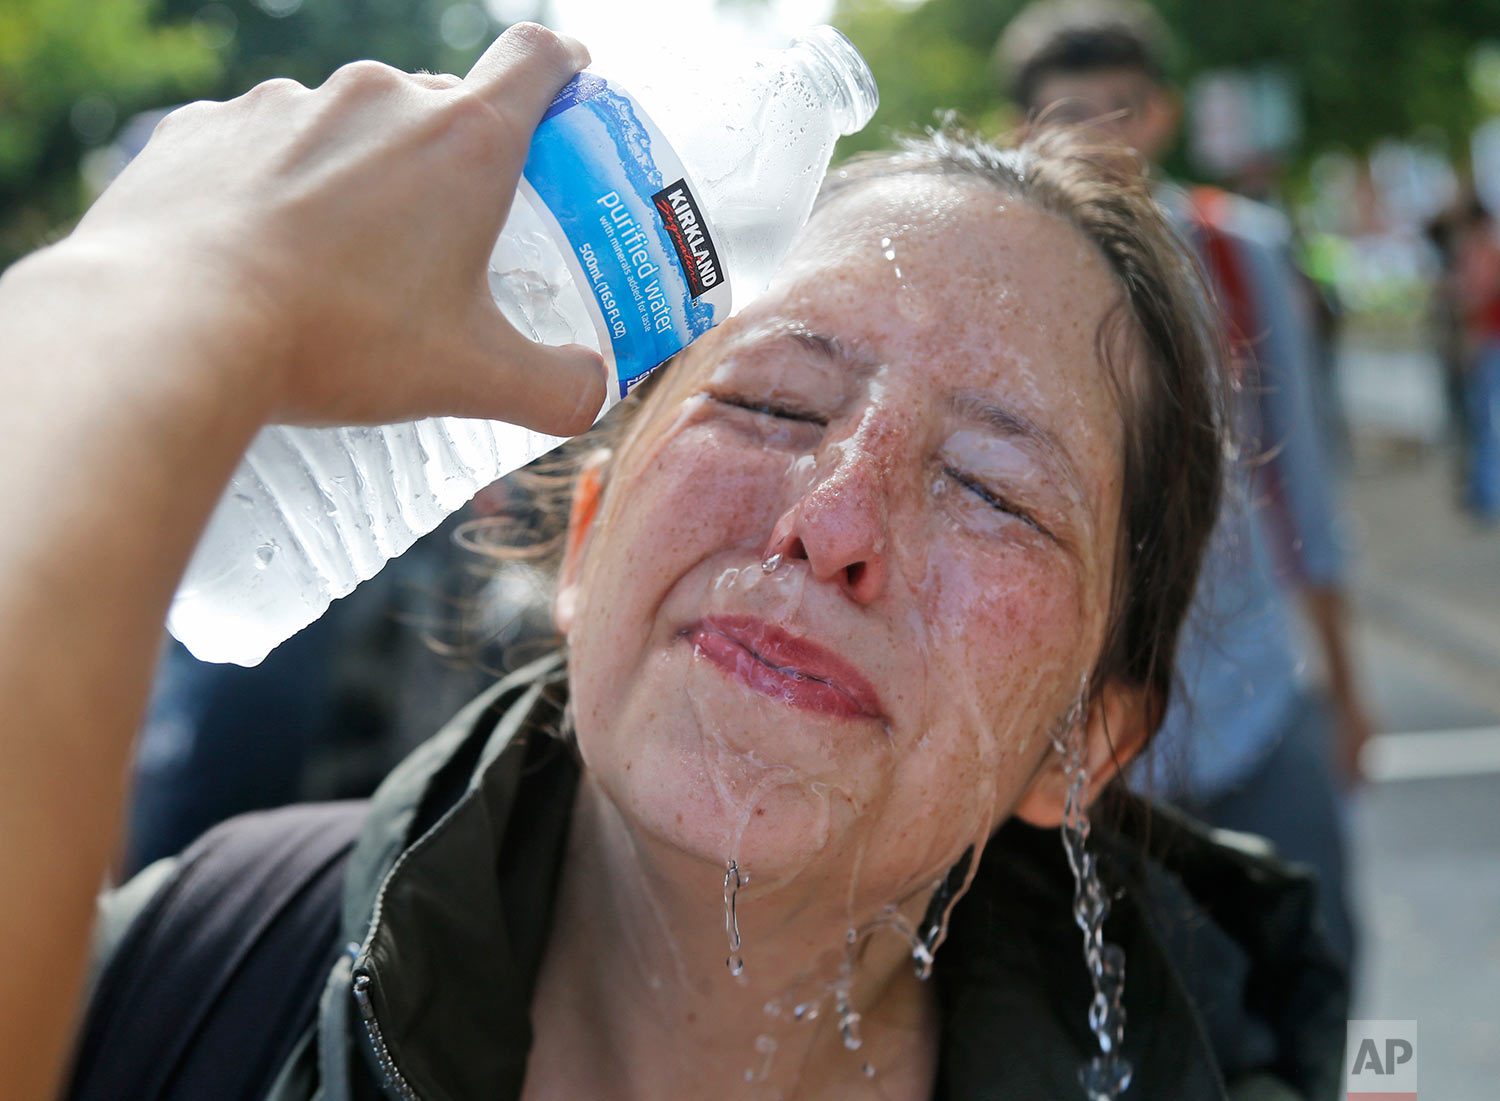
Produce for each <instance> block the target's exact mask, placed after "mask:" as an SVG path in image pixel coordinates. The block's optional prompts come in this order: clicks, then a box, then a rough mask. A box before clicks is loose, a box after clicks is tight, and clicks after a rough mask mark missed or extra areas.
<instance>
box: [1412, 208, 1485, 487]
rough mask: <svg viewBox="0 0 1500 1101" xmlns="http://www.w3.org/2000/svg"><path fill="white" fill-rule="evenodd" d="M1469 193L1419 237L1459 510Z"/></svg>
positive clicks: (1465, 429) (1465, 461)
mask: <svg viewBox="0 0 1500 1101" xmlns="http://www.w3.org/2000/svg"><path fill="white" fill-rule="evenodd" d="M1472 194H1473V192H1472V190H1471V189H1466V193H1465V196H1464V197H1461V198H1460V199H1459V200H1458V201H1457V202H1455V203H1453V204H1452V205H1451V206H1449V207H1448V208H1447V209H1445V210H1443V211H1440V212H1439V213H1438V214H1437V215H1436V216H1435V217H1433V218H1432V219H1431V220H1430V221H1429V222H1428V223H1427V224H1426V226H1424V227H1423V233H1424V234H1425V236H1426V238H1427V243H1428V244H1429V245H1431V246H1432V251H1433V254H1434V256H1435V258H1436V260H1437V268H1438V276H1437V278H1436V279H1435V280H1433V283H1432V290H1431V294H1430V296H1429V298H1428V301H1427V318H1426V321H1427V335H1428V340H1429V342H1430V343H1431V345H1432V349H1433V352H1434V353H1435V354H1436V355H1437V359H1438V367H1439V369H1440V370H1441V371H1442V384H1443V410H1444V413H1445V415H1446V422H1447V423H1446V428H1447V434H1448V439H1447V443H1448V445H1449V448H1450V450H1451V452H1452V458H1453V485H1454V492H1455V494H1456V495H1457V497H1458V500H1459V503H1460V505H1461V507H1466V506H1465V505H1464V502H1465V500H1466V499H1467V496H1468V486H1469V447H1470V439H1469V403H1468V395H1467V387H1468V374H1469V370H1468V368H1469V349H1468V340H1467V338H1466V336H1465V331H1464V329H1465V327H1464V318H1463V309H1462V307H1461V306H1460V304H1459V301H1458V279H1457V271H1458V268H1457V265H1458V243H1459V237H1460V232H1461V230H1462V226H1463V221H1464V212H1465V211H1466V210H1467V208H1468V205H1469V203H1470V202H1471V201H1472V198H1471V196H1472Z"/></svg>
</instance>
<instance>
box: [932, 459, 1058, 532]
mask: <svg viewBox="0 0 1500 1101" xmlns="http://www.w3.org/2000/svg"><path fill="white" fill-rule="evenodd" d="M943 473H944V474H946V475H947V476H948V477H950V478H952V479H953V480H954V481H955V482H957V483H958V484H959V485H961V486H963V487H964V488H965V489H967V490H968V491H969V492H970V493H972V494H974V496H976V497H978V498H979V499H980V500H981V501H983V502H984V503H985V504H987V505H989V506H990V507H991V508H993V509H995V510H996V511H998V512H1004V513H1008V514H1009V515H1011V516H1014V517H1015V518H1016V519H1017V520H1020V521H1021V522H1022V523H1024V524H1026V525H1027V526H1028V527H1031V528H1034V529H1035V530H1036V531H1037V532H1038V533H1040V534H1042V535H1045V536H1046V537H1047V538H1048V539H1051V538H1052V537H1053V536H1052V533H1051V532H1050V531H1048V530H1047V529H1046V528H1044V527H1042V525H1041V524H1039V523H1038V522H1037V521H1036V518H1035V517H1033V516H1032V515H1031V513H1029V512H1027V511H1026V509H1024V508H1022V507H1021V506H1020V505H1018V504H1016V503H1015V502H1014V501H1012V500H1010V499H1009V498H1007V497H1005V496H1003V495H1001V494H999V493H996V492H995V491H994V490H993V489H991V488H990V487H989V486H987V485H985V484H984V483H983V482H981V481H978V480H977V479H975V478H973V477H971V476H969V475H968V474H965V473H964V472H963V471H961V470H959V469H958V468H957V467H953V466H944V467H943Z"/></svg>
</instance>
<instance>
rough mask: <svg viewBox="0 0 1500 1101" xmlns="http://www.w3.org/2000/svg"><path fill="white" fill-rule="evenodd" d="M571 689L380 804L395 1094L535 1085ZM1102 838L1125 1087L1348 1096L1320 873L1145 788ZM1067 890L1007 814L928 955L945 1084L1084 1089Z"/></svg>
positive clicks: (529, 683)
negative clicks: (1238, 840)
mask: <svg viewBox="0 0 1500 1101" xmlns="http://www.w3.org/2000/svg"><path fill="white" fill-rule="evenodd" d="M565 695H566V687H565V682H564V670H563V664H562V660H561V657H560V656H554V657H551V658H548V659H544V660H543V661H541V662H538V663H536V664H535V665H532V666H530V667H528V668H527V669H525V670H522V671H521V672H520V673H518V674H516V675H514V676H512V677H510V678H507V679H506V680H505V681H502V682H501V683H500V684H498V685H496V686H495V687H494V688H493V689H491V690H490V691H489V692H486V693H485V694H484V695H483V696H481V697H480V698H479V699H477V700H475V701H474V702H473V703H472V704H471V705H470V706H469V707H467V708H465V709H464V711H463V712H461V713H460V714H459V715H458V716H456V717H455V719H454V720H453V721H452V722H451V723H449V724H448V726H446V727H445V728H444V729H443V731H442V732H440V733H439V734H438V735H437V737H435V738H434V739H432V740H431V741H429V742H427V743H426V744H425V745H423V746H422V747H421V748H420V749H419V750H418V751H417V752H416V753H415V754H413V755H412V757H410V758H408V760H407V761H406V762H405V763H404V764H403V765H402V766H401V767H400V768H398V769H397V770H396V771H395V772H394V773H392V775H391V776H390V777H389V778H388V779H387V781H386V783H385V784H383V785H382V787H381V789H380V791H379V792H378V793H377V794H376V796H375V797H374V799H373V801H372V805H371V814H370V821H369V824H368V826H367V828H366V830H365V832H364V834H363V835H362V837H361V840H360V843H359V845H358V846H357V848H356V850H355V853H354V855H353V857H352V858H351V861H350V865H349V870H348V875H347V880H346V892H345V915H344V920H345V932H346V935H347V938H348V940H349V941H351V942H352V943H355V944H358V945H359V946H360V947H359V949H358V951H357V954H356V955H355V958H354V963H353V972H354V981H355V988H356V990H357V991H359V992H360V997H361V1002H362V1005H361V1008H362V1010H363V1011H364V1012H365V1013H366V1014H367V1016H368V1018H369V1021H368V1023H367V1024H363V1025H362V1024H361V1020H360V1016H359V1015H358V1014H356V1015H355V1016H354V1017H353V1022H352V1023H353V1027H354V1028H355V1029H356V1030H360V1029H362V1031H363V1032H364V1036H363V1037H362V1038H361V1041H360V1042H361V1046H363V1047H364V1048H365V1052H366V1055H367V1056H368V1057H369V1058H370V1060H371V1062H372V1064H373V1067H374V1069H375V1071H376V1073H377V1076H378V1077H380V1078H381V1079H383V1080H385V1081H386V1082H387V1090H388V1092H390V1093H391V1094H392V1095H393V1096H396V1097H418V1098H421V1099H422V1101H467V1099H471V1098H484V1099H486V1101H497V1099H510V1098H518V1097H519V1096H520V1090H521V1084H522V1081H523V1079H524V1075H525V1067H526V1058H527V1054H528V1051H529V1049H530V1044H531V1026H530V1003H531V995H532V990H533V988H534V985H535V982H536V975H537V968H538V967H539V965H540V961H541V957H542V952H543V950H544V948H545V944H546V936H547V930H548V928H549V925H550V922H551V910H552V900H553V896H554V893H555V888H556V884H557V876H558V870H559V868H560V867H561V864H562V859H563V853H564V848H565V846H566V843H567V832H568V822H569V818H570V815H571V810H572V804H573V798H574V794H575V792H576V789H577V779H578V771H577V765H576V764H575V762H574V760H573V758H572V756H571V754H570V752H569V750H568V749H567V747H566V746H565V745H564V744H563V743H562V742H561V741H559V740H557V739H555V738H553V737H551V736H549V732H555V731H556V728H557V725H558V722H559V719H560V716H561V713H562V706H563V702H564V700H565ZM1148 833H1149V836H1150V840H1151V846H1150V856H1149V857H1148V856H1147V855H1146V848H1145V844H1144V842H1145V837H1146V835H1147V834H1148ZM1092 843H1093V844H1095V845H1097V846H1098V851H1099V853H1100V859H1101V864H1102V865H1103V866H1104V868H1105V870H1106V872H1107V875H1108V879H1109V881H1111V882H1116V883H1130V884H1132V887H1131V889H1129V890H1127V891H1124V892H1122V893H1121V895H1120V896H1119V897H1118V898H1117V899H1116V902H1115V905H1114V908H1113V911H1112V913H1111V916H1110V919H1109V922H1108V924H1107V926H1106V936H1107V939H1109V940H1110V941H1111V942H1113V943H1116V944H1119V945H1121V947H1122V948H1124V950H1125V953H1126V959H1127V973H1126V982H1125V1006H1126V1012H1127V1025H1126V1040H1125V1054H1126V1055H1127V1057H1128V1058H1130V1060H1131V1061H1132V1063H1133V1064H1134V1066H1135V1071H1136V1075H1135V1085H1134V1086H1133V1087H1132V1089H1131V1091H1130V1096H1136V1097H1143V1098H1155V1097H1170V1098H1174V1099H1196V1098H1222V1097H1224V1096H1226V1094H1225V1084H1224V1080H1225V1076H1226V1075H1227V1076H1228V1077H1229V1079H1230V1080H1231V1083H1232V1082H1233V1081H1234V1080H1236V1079H1239V1078H1243V1077H1245V1076H1248V1075H1252V1074H1256V1073H1269V1074H1273V1075H1275V1076H1276V1078H1277V1079H1278V1080H1279V1081H1280V1082H1282V1083H1286V1084H1290V1085H1291V1086H1293V1087H1294V1092H1292V1093H1290V1094H1288V1096H1294V1097H1297V1096H1300V1097H1324V1096H1329V1097H1331V1096H1334V1094H1335V1093H1336V1091H1337V1070H1338V1064H1339V1056H1340V1051H1341V1043H1342V1032H1343V1027H1344V1025H1343V1022H1344V1016H1345V1012H1346V1009H1345V1001H1344V994H1345V989H1346V987H1345V981H1344V977H1343V975H1342V974H1341V973H1340V972H1339V971H1338V970H1337V969H1336V968H1335V967H1334V966H1333V965H1332V964H1331V963H1329V962H1328V961H1327V958H1326V955H1325V954H1324V953H1322V952H1321V951H1320V949H1319V939H1318V937H1317V936H1316V934H1315V933H1314V932H1313V930H1312V927H1311V913H1312V895H1311V888H1310V884H1309V882H1308V881H1307V880H1306V878H1305V877H1303V876H1300V875H1298V874H1294V873H1289V872H1287V871H1286V870H1285V869H1283V868H1282V867H1280V866H1279V865H1277V864H1276V863H1275V862H1274V861H1272V860H1270V859H1269V858H1267V857H1265V856H1264V855H1258V854H1256V853H1254V852H1252V851H1249V850H1246V849H1244V848H1240V847H1236V846H1234V845H1231V844H1226V839H1225V838H1223V837H1210V836H1208V835H1206V834H1205V833H1203V832H1202V831H1201V830H1199V829H1198V828H1197V827H1195V826H1192V825H1190V824H1189V823H1187V822H1186V821H1185V820H1183V819H1180V818H1178V817H1177V816H1176V815H1174V814H1172V813H1171V812H1168V811H1164V810H1162V809H1160V808H1157V809H1154V810H1151V811H1147V809H1146V808H1145V807H1144V805H1143V804H1141V803H1139V802H1137V801H1127V802H1126V803H1125V812H1124V813H1123V815H1122V817H1121V825H1120V828H1119V829H1118V830H1104V829H1098V828H1096V830H1095V831H1094V834H1093V842H1092ZM1200 896H1201V897H1207V898H1210V899H1213V900H1214V901H1213V903H1212V904H1211V905H1209V904H1204V903H1203V902H1200V901H1199V898H1200ZM1071 900H1072V881H1071V877H1070V875H1069V872H1068V870H1067V865H1066V861H1065V858H1064V856H1063V851H1062V847H1061V843H1060V841H1059V839H1058V837H1057V834H1056V832H1055V831H1050V830H1048V831H1042V830H1036V829H1033V828H1031V827H1028V826H1025V825H1024V824H1021V823H1019V822H1012V823H1010V824H1008V825H1006V826H1005V827H1003V828H1002V829H1001V831H1000V832H999V834H998V835H997V836H996V838H995V839H994V840H993V841H992V842H991V843H990V845H989V846H987V848H986V850H985V853H984V856H983V858H982V860H981V864H980V868H979V871H978V873H977V874H976V876H975V881H974V883H973V885H972V887H971V889H970V891H969V893H968V894H967V895H966V896H965V897H964V899H963V900H962V901H961V902H960V903H959V905H958V906H957V907H955V910H954V913H953V918H952V921H951V924H950V931H949V937H948V940H947V943H946V944H945V945H944V946H943V948H942V949H941V950H940V951H939V953H938V958H937V962H936V966H935V968H934V980H935V982H936V984H937V993H938V999H939V1005H940V1007H941V1011H942V1015H943V1036H942V1053H941V1060H940V1077H939V1082H938V1088H937V1090H936V1092H935V1096H936V1097H938V1098H941V1099H944V1101H978V1099H985V1098H996V1099H998V1098H1031V1097H1067V1096H1074V1095H1077V1093H1078V1084H1077V1077H1076V1075H1077V1071H1078V1068H1079V1067H1080V1066H1081V1065H1082V1063H1083V1062H1084V1061H1085V1060H1086V1059H1087V1058H1088V1057H1089V1056H1090V1055H1091V1054H1093V1053H1094V1051H1096V1050H1097V1049H1096V1048H1095V1047H1094V1046H1093V1038H1092V1036H1091V1034H1090V1033H1089V1031H1088V1028H1087V1023H1086V1017H1085V1014H1086V1008H1087V1005H1088V1002H1089V999H1090V997H1091V990H1090V987H1089V982H1088V976H1087V973H1086V971H1085V968H1084V964H1083V956H1082V946H1081V945H1082V942H1081V936H1080V934H1079V931H1078V929H1077V928H1076V927H1075V926H1074V925H1073V923H1072V919H1071ZM1185 975H1186V976H1190V977H1191V985H1190V983H1189V981H1187V980H1185V979H1184V976H1185ZM1221 1067H1222V1068H1223V1073H1221V1069H1220V1068H1221Z"/></svg>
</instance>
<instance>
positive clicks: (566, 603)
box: [552, 447, 610, 635]
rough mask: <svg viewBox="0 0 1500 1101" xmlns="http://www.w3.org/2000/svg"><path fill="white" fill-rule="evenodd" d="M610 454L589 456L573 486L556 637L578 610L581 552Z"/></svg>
mask: <svg viewBox="0 0 1500 1101" xmlns="http://www.w3.org/2000/svg"><path fill="white" fill-rule="evenodd" d="M609 459H610V451H609V450H608V449H607V448H602V447H601V448H599V449H598V450H596V451H591V452H589V454H588V456H587V457H585V458H584V460H583V463H582V465H581V466H580V468H579V471H578V478H577V479H576V480H575V481H574V483H573V503H572V506H571V507H570V508H569V510H568V536H567V542H566V543H564V545H563V560H562V566H561V567H560V568H559V569H558V571H557V595H556V596H554V597H553V598H552V623H553V626H555V627H556V628H557V630H558V633H559V634H563V635H566V634H567V633H568V632H569V631H570V630H571V629H572V627H573V617H574V615H575V614H576V613H577V610H578V587H579V583H580V580H581V577H582V574H583V552H584V550H585V548H586V547H587V546H588V541H589V537H590V535H592V533H593V530H594V516H595V514H596V513H597V512H598V511H599V499H600V497H602V496H603V495H604V467H605V465H606V464H607V463H608V462H609Z"/></svg>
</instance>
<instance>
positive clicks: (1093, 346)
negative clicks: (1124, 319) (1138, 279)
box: [776, 176, 1120, 440]
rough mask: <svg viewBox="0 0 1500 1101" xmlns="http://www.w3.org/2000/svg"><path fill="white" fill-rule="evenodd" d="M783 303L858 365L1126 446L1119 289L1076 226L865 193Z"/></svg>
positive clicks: (922, 196)
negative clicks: (990, 400)
mask: <svg viewBox="0 0 1500 1101" xmlns="http://www.w3.org/2000/svg"><path fill="white" fill-rule="evenodd" d="M776 289H778V290H779V291H780V292H781V295H782V298H781V301H782V305H783V309H785V310H787V311H790V312H792V313H798V312H800V313H802V314H803V315H805V317H804V320H805V321H807V322H808V323H809V324H812V325H814V326H815V327H818V328H820V329H825V330H826V331H829V332H830V333H831V335H834V336H837V337H838V338H839V340H840V341H841V342H842V343H843V344H844V346H846V347H847V348H848V349H849V350H850V351H851V352H852V353H853V354H854V355H857V356H862V357H865V358H868V359H870V360H872V361H879V362H883V363H889V364H891V365H892V366H906V367H909V368H911V369H913V370H917V371H921V372H924V373H925V374H926V375H927V376H928V377H929V379H930V381H931V383H932V384H933V385H935V386H941V387H944V388H951V389H954V390H973V391H978V392H983V393H992V394H995V395H997V396H1000V397H1003V398H1004V399H1005V401H1006V402H1007V403H1009V404H1011V405H1013V406H1016V407H1017V411H1018V412H1020V413H1024V414H1025V415H1027V416H1031V417H1034V418H1036V419H1038V420H1039V421H1042V422H1050V423H1049V426H1050V427H1054V428H1055V429H1057V430H1064V429H1066V428H1067V427H1069V426H1070V425H1074V424H1077V423H1079V421H1080V420H1082V421H1085V422H1089V423H1092V424H1094V425H1096V426H1097V427H1099V428H1100V429H1101V430H1103V431H1104V433H1105V435H1106V436H1108V437H1109V438H1110V439H1111V440H1113V439H1115V438H1116V437H1117V433H1118V424H1117V421H1118V408H1117V406H1116V403H1115V401H1114V396H1113V390H1112V388H1111V387H1110V385H1109V381H1108V379H1107V378H1106V376H1105V374H1104V372H1105V370H1106V368H1105V366H1104V364H1103V363H1102V362H1101V361H1100V354H1099V353H1100V345H1099V334H1100V331H1101V325H1102V324H1103V322H1104V320H1105V318H1106V316H1107V314H1108V313H1109V311H1110V310H1111V309H1112V308H1113V307H1114V306H1115V304H1116V303H1117V301H1118V299H1119V297H1120V291H1119V289H1118V286H1117V284H1116V283H1115V280H1114V278H1113V276H1112V275H1111V274H1110V272H1109V271H1108V269H1107V268H1106V267H1105V264H1104V261H1103V260H1102V258H1101V257H1100V256H1099V255H1098V253H1097V252H1096V251H1095V249H1094V248H1093V246H1092V245H1091V244H1090V243H1089V242H1088V241H1087V240H1085V239H1084V238H1083V236H1082V235H1081V234H1080V233H1079V232H1078V231H1077V230H1075V229H1074V228H1073V227H1072V226H1070V225H1067V224H1066V223H1064V222H1063V221H1061V220H1060V219H1058V218H1056V217H1054V216H1052V215H1050V214H1046V213H1044V212H1041V211H1038V210H1037V209H1036V208H1034V207H1032V206H1030V205H1029V204H1027V203H1025V202H1023V201H1020V200H1018V199H1015V198H1013V197H1010V196H1007V195H1004V194H1003V193H1001V192H1000V191H998V190H997V189H995V188H993V187H991V186H989V185H988V184H984V183H982V182H969V181H960V182H953V181H950V180H947V179H943V178H937V177H921V176H902V177H894V178H892V179H890V180H884V181H878V182H874V183H871V184H868V185H862V186H861V187H860V188H859V189H858V190H857V191H855V192H853V193H852V194H850V195H848V196H846V197H840V198H838V199H836V200H835V201H834V202H833V203H831V204H830V205H829V206H828V207H826V208H825V209H824V210H823V211H820V213H819V215H818V217H817V218H815V219H814V221H813V222H812V223H811V224H810V225H809V227H808V231H807V232H806V233H805V234H804V236H803V239H802V240H801V241H800V242H799V244H798V247H797V248H796V249H795V250H794V252H793V255H792V257H791V258H790V260H789V261H788V263H787V265H786V266H784V267H783V269H782V273H781V275H780V276H779V277H778V283H777V288H776Z"/></svg>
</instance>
